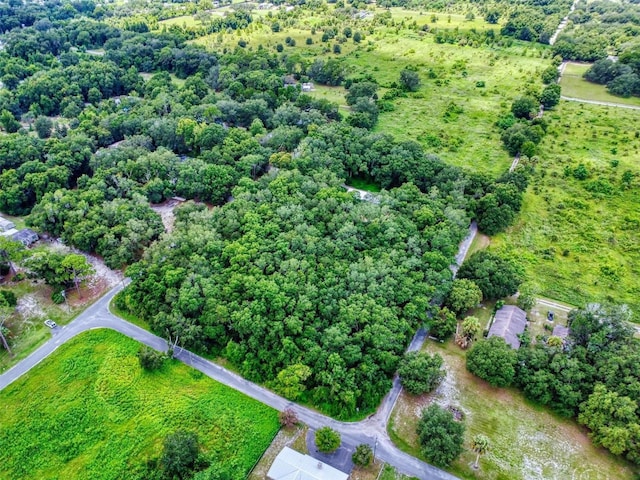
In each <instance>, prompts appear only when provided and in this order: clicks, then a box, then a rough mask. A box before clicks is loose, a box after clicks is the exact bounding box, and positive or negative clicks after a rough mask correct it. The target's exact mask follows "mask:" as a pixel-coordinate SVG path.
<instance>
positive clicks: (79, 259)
mask: <svg viewBox="0 0 640 480" xmlns="http://www.w3.org/2000/svg"><path fill="white" fill-rule="evenodd" d="M60 266H61V267H62V268H63V269H64V271H65V273H66V274H67V276H68V278H69V280H70V281H71V282H73V284H74V285H75V287H76V291H77V292H78V295H80V298H82V294H81V293H80V283H81V282H82V280H83V279H84V278H86V277H88V276H89V275H92V274H94V273H95V269H94V268H93V266H92V265H91V264H90V263H89V262H88V261H87V257H85V256H84V255H79V254H69V255H67V256H65V257H64V260H62V262H61V263H60Z"/></svg>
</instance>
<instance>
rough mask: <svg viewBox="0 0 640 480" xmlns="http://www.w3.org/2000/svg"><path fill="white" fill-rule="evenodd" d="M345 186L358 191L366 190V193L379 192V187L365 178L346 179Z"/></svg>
mask: <svg viewBox="0 0 640 480" xmlns="http://www.w3.org/2000/svg"><path fill="white" fill-rule="evenodd" d="M347 185H349V186H350V187H353V188H357V189H359V190H366V191H367V192H379V191H380V185H378V184H376V183H373V182H372V181H370V180H367V179H366V178H357V177H352V178H349V179H347Z"/></svg>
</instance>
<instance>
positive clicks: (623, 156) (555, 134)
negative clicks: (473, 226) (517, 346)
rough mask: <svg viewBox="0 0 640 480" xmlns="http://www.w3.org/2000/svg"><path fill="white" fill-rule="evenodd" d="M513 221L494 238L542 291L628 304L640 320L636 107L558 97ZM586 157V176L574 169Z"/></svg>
mask: <svg viewBox="0 0 640 480" xmlns="http://www.w3.org/2000/svg"><path fill="white" fill-rule="evenodd" d="M545 118H547V119H548V120H549V128H548V133H547V135H546V137H545V138H544V140H543V142H542V144H541V147H540V152H541V153H540V161H539V163H538V165H537V167H536V174H535V175H534V178H533V179H532V185H531V186H530V187H529V189H528V191H527V193H526V195H525V199H524V204H523V209H522V212H521V214H520V215H519V217H518V220H517V222H516V224H515V225H514V226H513V227H511V228H510V229H509V230H508V231H507V232H506V233H504V234H501V235H499V236H497V237H495V238H493V239H492V242H491V243H492V248H493V247H498V248H504V249H506V250H507V251H510V252H512V253H513V254H514V255H515V256H517V257H518V258H520V259H521V261H522V262H523V263H524V265H525V268H526V271H527V281H528V282H529V283H532V284H533V285H535V286H537V288H538V290H539V292H540V294H541V295H544V296H546V297H548V298H553V299H557V300H561V301H565V302H567V303H570V304H572V305H578V306H581V305H584V304H585V303H588V302H603V301H611V302H615V303H626V304H628V305H629V306H631V307H632V309H633V310H634V312H635V314H636V321H639V319H640V204H639V203H638V198H639V194H640V164H639V163H638V158H640V156H639V155H640V123H639V122H638V120H639V119H640V112H637V111H634V110H628V109H623V108H615V107H601V106H597V105H586V104H579V103H575V102H561V104H560V105H559V106H558V107H557V110H555V111H551V112H547V113H546V114H545ZM580 164H584V166H585V168H586V170H587V174H588V177H587V178H586V179H584V180H580V179H578V178H576V176H575V174H574V172H575V170H576V168H578V166H579V165H580Z"/></svg>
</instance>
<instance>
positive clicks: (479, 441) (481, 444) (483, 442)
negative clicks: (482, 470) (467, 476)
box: [471, 433, 490, 469]
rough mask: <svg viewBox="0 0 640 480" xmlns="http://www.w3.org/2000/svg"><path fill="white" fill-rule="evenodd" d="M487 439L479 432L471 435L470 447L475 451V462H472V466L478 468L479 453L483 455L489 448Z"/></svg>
mask: <svg viewBox="0 0 640 480" xmlns="http://www.w3.org/2000/svg"><path fill="white" fill-rule="evenodd" d="M489 443H490V442H489V439H488V438H487V437H486V436H485V435H482V434H481V433H479V434H478V435H476V436H474V437H473V440H472V441H471V448H472V450H473V451H474V452H476V454H477V456H476V463H474V465H473V468H475V469H477V468H478V462H479V461H480V455H484V454H485V453H487V451H488V450H489Z"/></svg>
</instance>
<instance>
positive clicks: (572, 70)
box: [560, 62, 640, 106]
mask: <svg viewBox="0 0 640 480" xmlns="http://www.w3.org/2000/svg"><path fill="white" fill-rule="evenodd" d="M589 67H591V64H589V63H572V62H569V63H567V66H566V67H565V70H564V73H563V74H562V78H561V79H560V85H561V86H562V95H564V96H565V97H573V98H580V99H583V100H595V101H598V102H611V103H622V104H625V105H636V106H640V98H638V97H630V98H624V97H618V96H616V95H611V94H610V93H609V92H608V91H607V87H605V86H604V85H598V84H597V83H591V82H587V81H586V80H585V79H583V78H582V76H583V75H584V73H585V72H586V71H587V70H589Z"/></svg>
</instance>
